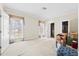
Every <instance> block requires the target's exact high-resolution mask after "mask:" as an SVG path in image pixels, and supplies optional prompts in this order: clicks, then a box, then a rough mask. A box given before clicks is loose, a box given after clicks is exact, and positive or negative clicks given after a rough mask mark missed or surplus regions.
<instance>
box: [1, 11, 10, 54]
mask: <svg viewBox="0 0 79 59" xmlns="http://www.w3.org/2000/svg"><path fill="white" fill-rule="evenodd" d="M8 45H9V16H8V14H7V13H5V12H4V11H2V12H1V52H3V51H4V50H5V49H6V48H7V47H8Z"/></svg>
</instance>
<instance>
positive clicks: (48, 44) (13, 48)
mask: <svg viewBox="0 0 79 59" xmlns="http://www.w3.org/2000/svg"><path fill="white" fill-rule="evenodd" d="M2 55H3V56H55V55H56V49H55V40H54V39H52V40H50V39H47V40H45V39H37V40H31V41H22V42H17V43H13V44H10V46H9V47H8V48H7V49H6V51H4V53H3V54H2Z"/></svg>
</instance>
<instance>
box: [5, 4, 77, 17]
mask: <svg viewBox="0 0 79 59" xmlns="http://www.w3.org/2000/svg"><path fill="white" fill-rule="evenodd" d="M4 6H5V7H8V8H11V9H15V10H18V11H23V12H25V13H27V12H28V13H30V14H34V15H36V16H39V17H43V18H52V17H56V16H63V15H65V14H69V13H76V12H77V4H73V3H70V4H68V3H5V4H4Z"/></svg>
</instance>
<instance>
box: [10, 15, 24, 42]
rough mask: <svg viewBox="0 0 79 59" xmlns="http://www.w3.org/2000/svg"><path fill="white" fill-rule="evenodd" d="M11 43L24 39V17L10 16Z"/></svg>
mask: <svg viewBox="0 0 79 59" xmlns="http://www.w3.org/2000/svg"><path fill="white" fill-rule="evenodd" d="M9 30H10V43H13V42H16V41H21V40H23V18H20V17H16V16H13V15H12V16H10V22H9Z"/></svg>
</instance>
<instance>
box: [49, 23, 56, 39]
mask: <svg viewBox="0 0 79 59" xmlns="http://www.w3.org/2000/svg"><path fill="white" fill-rule="evenodd" d="M54 27H55V26H54V23H51V27H50V28H51V37H52V38H54Z"/></svg>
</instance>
